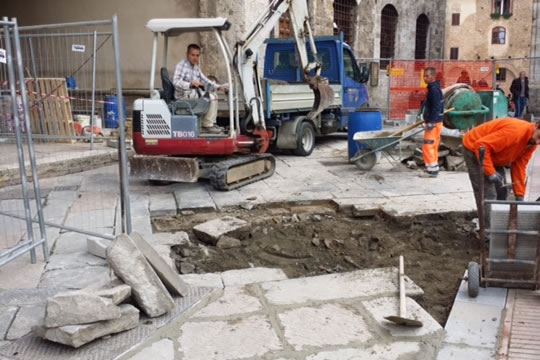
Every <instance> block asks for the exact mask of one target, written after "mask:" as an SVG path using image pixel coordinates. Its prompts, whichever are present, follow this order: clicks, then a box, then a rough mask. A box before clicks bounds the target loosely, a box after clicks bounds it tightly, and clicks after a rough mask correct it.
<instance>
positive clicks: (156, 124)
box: [144, 114, 171, 136]
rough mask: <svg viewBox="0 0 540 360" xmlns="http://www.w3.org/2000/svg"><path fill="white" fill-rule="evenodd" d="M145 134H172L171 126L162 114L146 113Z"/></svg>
mask: <svg viewBox="0 0 540 360" xmlns="http://www.w3.org/2000/svg"><path fill="white" fill-rule="evenodd" d="M144 126H145V135H152V136H162V135H165V136H170V135H171V127H170V126H169V124H168V123H167V121H165V119H164V118H163V116H161V114H146V118H145V120H144Z"/></svg>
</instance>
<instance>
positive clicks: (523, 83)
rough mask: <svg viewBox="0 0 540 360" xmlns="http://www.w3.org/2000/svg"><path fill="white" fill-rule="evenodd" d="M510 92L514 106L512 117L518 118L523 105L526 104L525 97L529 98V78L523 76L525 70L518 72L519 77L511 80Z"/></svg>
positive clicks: (521, 112)
mask: <svg viewBox="0 0 540 360" xmlns="http://www.w3.org/2000/svg"><path fill="white" fill-rule="evenodd" d="M510 92H511V93H512V100H513V101H514V105H515V107H516V113H515V114H514V117H516V118H520V117H521V115H522V114H523V110H525V106H527V99H529V78H528V77H526V76H525V71H522V72H520V73H519V77H518V78H517V79H514V81H512V85H511V86H510Z"/></svg>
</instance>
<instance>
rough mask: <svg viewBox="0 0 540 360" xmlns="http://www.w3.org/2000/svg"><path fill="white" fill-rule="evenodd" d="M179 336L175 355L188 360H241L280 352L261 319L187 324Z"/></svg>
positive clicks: (271, 331) (279, 345) (273, 334)
mask: <svg viewBox="0 0 540 360" xmlns="http://www.w3.org/2000/svg"><path fill="white" fill-rule="evenodd" d="M180 332H181V335H180V337H179V338H178V344H179V346H180V347H179V352H180V354H181V355H182V356H183V358H184V359H190V360H209V359H243V358H250V357H256V356H262V355H263V354H265V353H267V352H269V351H276V350H281V349H283V344H282V343H281V341H280V340H279V337H278V336H277V334H276V332H275V331H274V329H273V328H272V325H271V323H270V320H269V319H268V318H267V317H266V316H262V315H254V316H250V317H247V318H243V319H239V320H237V321H234V322H230V321H197V322H195V321H188V322H186V323H185V324H183V325H182V327H181V328H180ZM202 334H204V336H201V335H202Z"/></svg>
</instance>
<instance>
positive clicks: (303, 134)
mask: <svg viewBox="0 0 540 360" xmlns="http://www.w3.org/2000/svg"><path fill="white" fill-rule="evenodd" d="M265 43H266V50H265V56H264V72H263V79H262V81H261V86H262V87H263V89H264V93H265V97H264V104H263V107H264V117H265V124H266V127H267V128H269V129H273V130H274V134H276V135H275V138H274V139H273V140H272V146H273V148H274V149H278V150H281V149H289V150H292V151H293V152H294V153H295V154H296V155H300V156H309V155H310V154H311V152H312V151H313V148H314V146H315V138H316V137H317V136H322V135H326V134H330V133H334V132H336V131H338V130H340V129H344V128H346V127H347V123H348V119H349V114H351V113H352V112H354V111H356V110H357V109H358V108H360V107H366V106H368V102H369V97H368V91H367V85H366V82H367V81H368V78H369V73H368V70H367V68H366V67H360V66H359V65H358V62H357V60H356V58H355V56H354V53H353V51H352V49H351V48H350V46H349V45H347V44H346V43H345V42H344V41H343V38H342V37H341V36H325V37H316V38H315V45H316V47H317V52H318V57H319V60H320V61H321V62H322V71H321V75H322V76H323V77H326V78H327V79H328V80H329V83H330V87H331V88H332V90H333V91H334V101H333V103H332V105H331V106H330V107H329V108H327V109H326V110H324V111H323V112H322V113H321V114H320V115H318V116H317V117H315V118H314V119H308V118H307V114H308V113H309V111H310V110H311V109H312V107H313V103H314V94H313V91H312V90H311V89H310V88H309V85H308V84H307V83H306V82H305V81H304V78H303V72H302V67H301V65H300V61H299V60H298V55H297V52H296V48H295V43H294V41H293V39H267V40H266V41H265ZM219 103H220V105H219V112H220V114H224V115H225V114H226V113H227V111H228V107H227V104H226V102H225V101H220V102H219ZM239 108H243V107H242V106H240V107H239Z"/></svg>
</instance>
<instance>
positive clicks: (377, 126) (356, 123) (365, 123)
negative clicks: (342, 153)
mask: <svg viewBox="0 0 540 360" xmlns="http://www.w3.org/2000/svg"><path fill="white" fill-rule="evenodd" d="M347 127H348V138H349V142H348V144H347V145H348V146H347V148H348V150H349V159H350V158H352V157H353V156H354V155H355V154H356V152H357V151H358V150H360V149H361V148H363V146H361V145H360V146H359V145H357V144H356V143H355V142H354V140H353V137H354V134H355V133H357V132H359V131H376V130H382V117H381V112H380V111H379V110H377V109H369V108H365V109H358V111H356V112H352V113H350V114H349V122H348V125H347Z"/></svg>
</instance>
